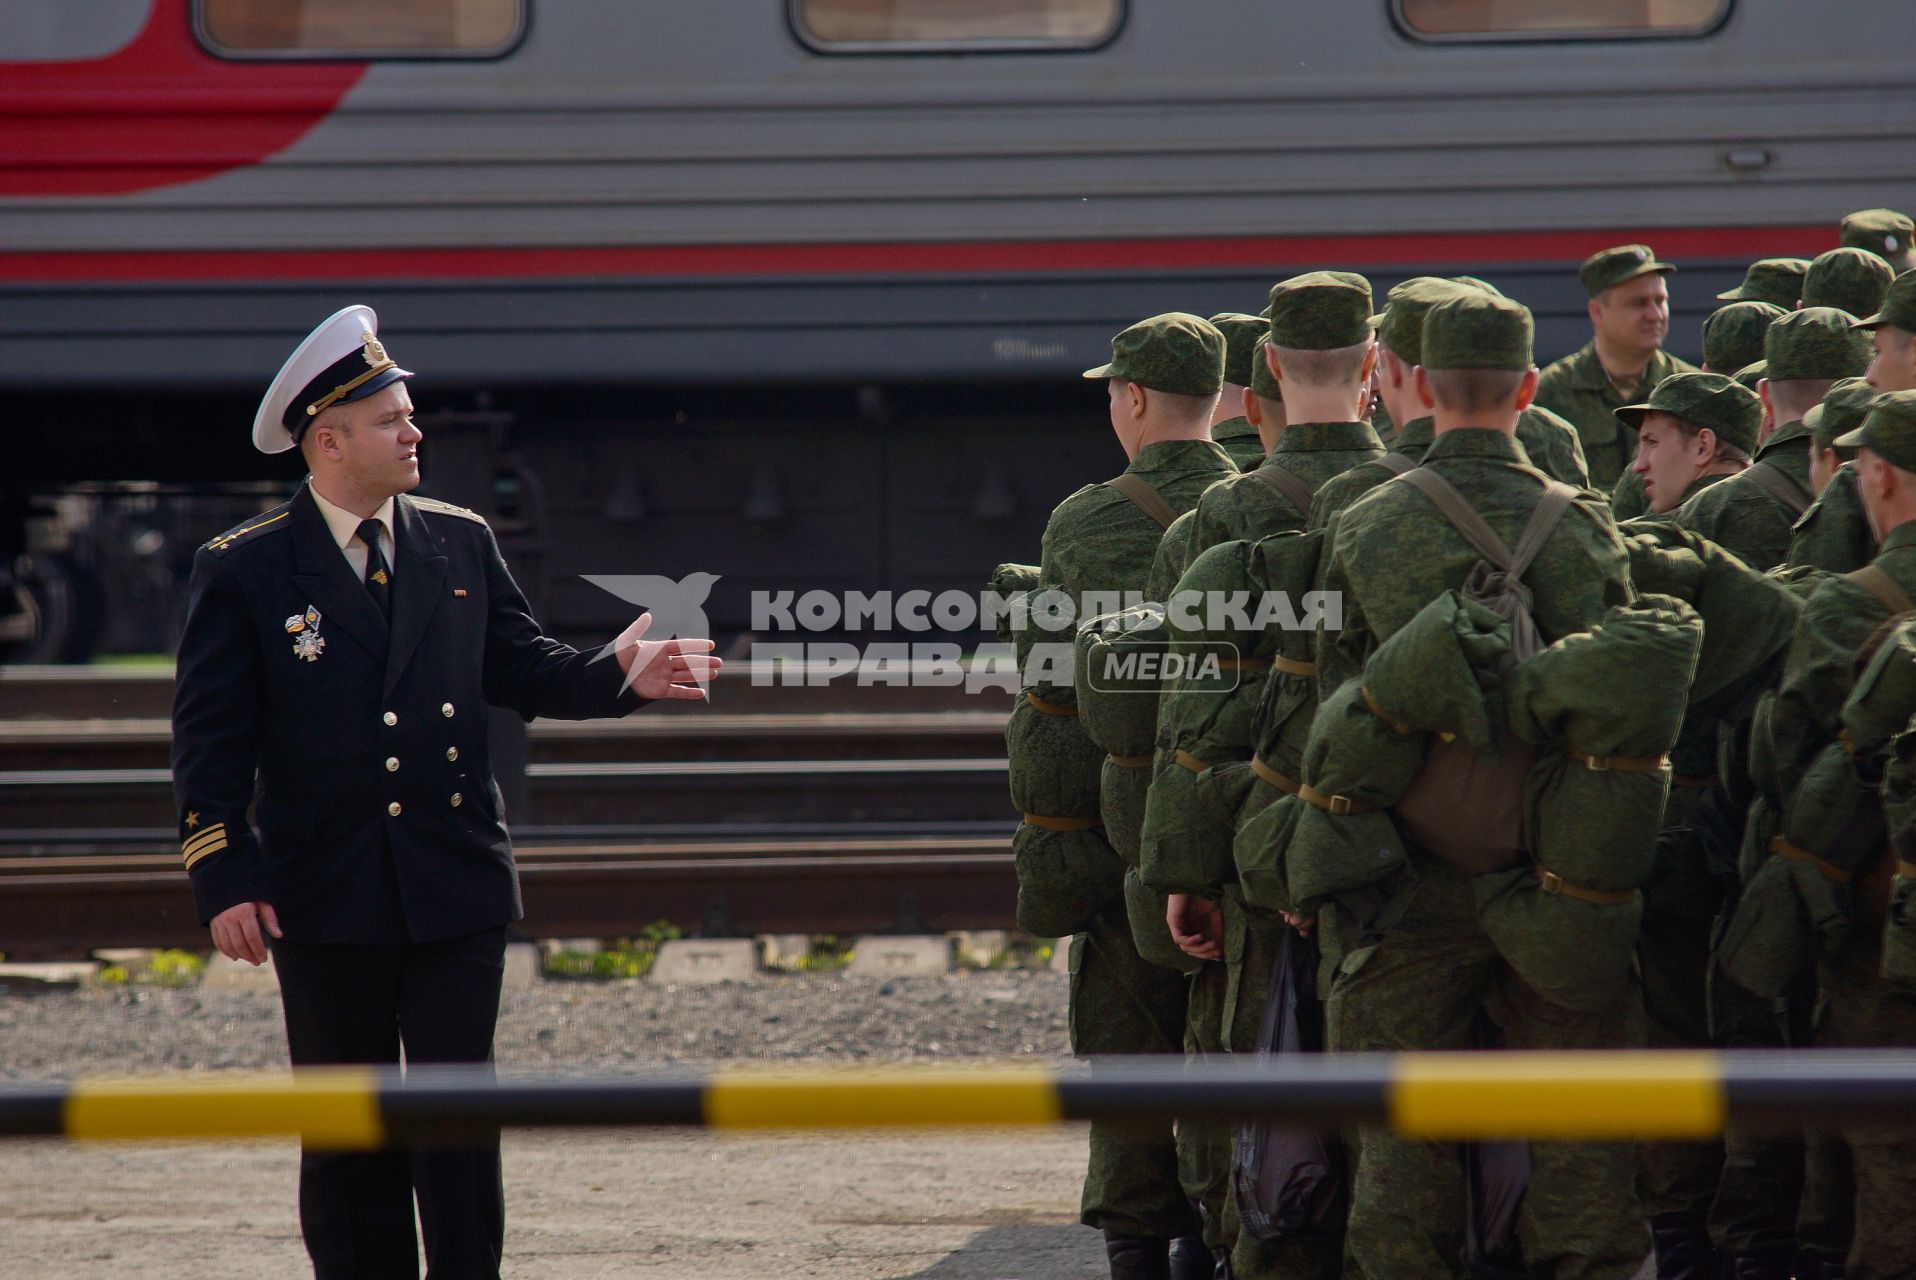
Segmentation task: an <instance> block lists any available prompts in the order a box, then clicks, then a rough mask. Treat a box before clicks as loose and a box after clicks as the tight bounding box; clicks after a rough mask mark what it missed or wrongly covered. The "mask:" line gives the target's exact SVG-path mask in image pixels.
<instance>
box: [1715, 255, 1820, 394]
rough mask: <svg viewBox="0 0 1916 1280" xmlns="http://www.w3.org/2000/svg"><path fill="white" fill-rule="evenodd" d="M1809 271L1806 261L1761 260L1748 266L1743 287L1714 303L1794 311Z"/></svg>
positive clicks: (1720, 297)
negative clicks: (1758, 304) (1759, 304)
mask: <svg viewBox="0 0 1916 1280" xmlns="http://www.w3.org/2000/svg"><path fill="white" fill-rule="evenodd" d="M1809 269H1810V262H1809V259H1808V258H1764V259H1762V260H1761V261H1759V262H1752V263H1751V264H1750V265H1749V268H1748V269H1747V270H1746V271H1744V273H1743V283H1742V284H1739V285H1738V286H1737V287H1736V288H1734V289H1730V290H1728V291H1726V292H1723V293H1719V294H1717V295H1716V300H1717V301H1718V302H1767V303H1769V304H1770V305H1771V306H1774V307H1776V308H1778V309H1779V310H1782V311H1794V310H1796V304H1797V303H1798V302H1801V301H1802V299H1803V276H1804V274H1805V273H1807V272H1808V271H1809ZM1717 372H1719V373H1723V372H1726V370H1722V369H1719V370H1717Z"/></svg>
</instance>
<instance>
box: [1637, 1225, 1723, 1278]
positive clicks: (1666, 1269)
mask: <svg viewBox="0 0 1916 1280" xmlns="http://www.w3.org/2000/svg"><path fill="white" fill-rule="evenodd" d="M1650 1242H1651V1243H1652V1244H1653V1245H1654V1246H1655V1247H1656V1259H1657V1280H1712V1278H1713V1277H1714V1276H1715V1275H1716V1274H1717V1273H1716V1248H1715V1246H1713V1245H1712V1244H1711V1243H1710V1228H1709V1219H1708V1218H1707V1217H1706V1216H1705V1215H1703V1214H1700V1213H1666V1214H1663V1215H1661V1216H1660V1217H1656V1218H1652V1219H1650ZM1732 1274H1735V1273H1732Z"/></svg>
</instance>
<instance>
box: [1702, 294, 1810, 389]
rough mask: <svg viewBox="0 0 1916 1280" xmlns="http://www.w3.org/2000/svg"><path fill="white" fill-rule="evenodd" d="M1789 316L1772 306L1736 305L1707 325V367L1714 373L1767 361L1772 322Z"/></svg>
mask: <svg viewBox="0 0 1916 1280" xmlns="http://www.w3.org/2000/svg"><path fill="white" fill-rule="evenodd" d="M1788 314H1789V312H1788V311H1787V310H1785V309H1784V308H1782V307H1779V306H1775V305H1773V304H1771V303H1768V302H1732V303H1731V304H1730V305H1729V306H1727V307H1718V308H1717V309H1716V310H1715V311H1712V312H1711V313H1710V315H1709V318H1708V319H1706V320H1704V322H1703V363H1704V364H1706V365H1708V366H1710V369H1711V371H1712V372H1714V373H1723V372H1725V371H1727V370H1734V369H1741V368H1742V367H1743V366H1744V365H1746V364H1750V363H1751V362H1753V361H1756V360H1761V359H1762V358H1763V335H1764V334H1765V333H1768V332H1769V328H1770V322H1771V321H1773V320H1780V319H1782V318H1783V317H1784V316H1786V315H1788Z"/></svg>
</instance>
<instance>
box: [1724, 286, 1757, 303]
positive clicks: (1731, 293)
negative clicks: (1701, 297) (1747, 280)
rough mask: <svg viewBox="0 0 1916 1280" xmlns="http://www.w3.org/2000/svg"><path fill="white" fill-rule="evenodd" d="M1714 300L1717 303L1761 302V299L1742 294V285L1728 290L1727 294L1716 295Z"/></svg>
mask: <svg viewBox="0 0 1916 1280" xmlns="http://www.w3.org/2000/svg"><path fill="white" fill-rule="evenodd" d="M1716 300H1717V301H1718V302H1760V301H1762V299H1760V298H1752V297H1751V296H1750V295H1749V294H1747V293H1745V292H1743V286H1742V285H1738V286H1737V287H1736V288H1734V289H1731V290H1728V291H1727V292H1724V293H1719V294H1717V295H1716Z"/></svg>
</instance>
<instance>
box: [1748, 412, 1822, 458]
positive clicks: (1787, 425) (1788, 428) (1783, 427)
mask: <svg viewBox="0 0 1916 1280" xmlns="http://www.w3.org/2000/svg"><path fill="white" fill-rule="evenodd" d="M1809 436H1810V432H1809V428H1808V427H1806V426H1804V425H1803V420H1802V419H1801V418H1799V419H1797V420H1796V421H1795V422H1784V423H1780V424H1778V425H1777V426H1775V427H1772V428H1771V429H1770V436H1769V439H1767V440H1765V441H1764V442H1763V443H1762V444H1760V445H1758V446H1757V449H1756V456H1757V457H1759V458H1761V457H1762V456H1763V455H1764V454H1766V453H1768V452H1770V450H1772V449H1775V448H1777V447H1778V446H1781V445H1786V444H1789V443H1791V442H1793V441H1794V442H1796V443H1799V444H1800V443H1801V442H1802V441H1804V440H1807V439H1809Z"/></svg>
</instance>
